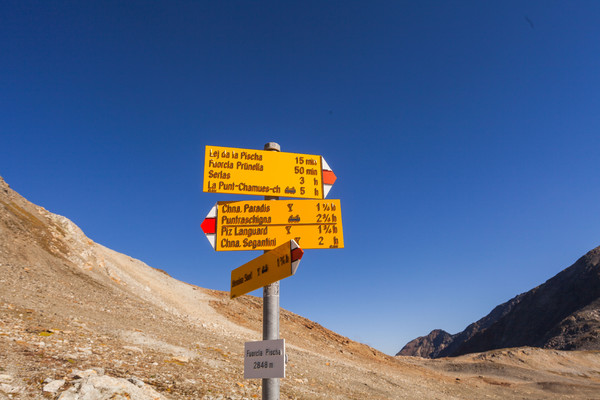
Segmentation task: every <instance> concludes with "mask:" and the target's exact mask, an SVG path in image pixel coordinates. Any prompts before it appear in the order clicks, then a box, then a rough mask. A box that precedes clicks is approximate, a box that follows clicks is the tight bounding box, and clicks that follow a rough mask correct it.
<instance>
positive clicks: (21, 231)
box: [0, 178, 600, 400]
mask: <svg viewBox="0 0 600 400" xmlns="http://www.w3.org/2000/svg"><path fill="white" fill-rule="evenodd" d="M261 319H262V312H261V299H258V298H255V297H251V296H242V297H240V298H239V299H235V300H233V301H232V300H229V297H228V293H223V292H218V291H213V290H208V289H203V288H200V287H197V286H193V285H190V284H187V283H184V282H180V281H177V280H175V279H173V278H171V277H170V276H169V275H167V274H166V273H165V272H163V271H160V270H156V269H153V268H151V267H149V266H147V265H146V264H144V263H143V262H141V261H139V260H135V259H132V258H130V257H128V256H126V255H124V254H119V253H117V252H114V251H112V250H110V249H108V248H106V247H103V246H101V245H99V244H97V243H95V242H93V241H92V240H91V239H89V238H87V237H86V236H85V235H84V233H83V232H82V231H81V230H80V229H79V228H78V227H77V226H75V225H74V224H73V223H72V222H71V221H69V220H68V219H66V218H64V217H61V216H58V215H55V214H52V213H50V212H48V211H47V210H45V209H43V208H41V207H38V206H36V205H34V204H31V203H30V202H28V201H27V200H26V199H24V198H23V197H21V196H20V195H19V194H18V193H16V192H14V191H13V190H12V189H11V188H10V187H9V186H8V185H7V184H6V183H5V182H4V181H3V180H2V179H1V178H0V400H7V399H43V398H45V399H61V400H72V399H87V400H91V399H94V400H99V399H138V400H145V399H204V400H211V399H212V400H216V399H232V400H242V399H255V398H260V397H261V394H260V384H261V382H260V380H244V379H243V346H244V342H246V341H252V340H260V338H261V325H262V322H261ZM281 336H282V337H283V338H285V339H286V344H287V346H286V347H287V351H288V355H289V363H288V364H287V377H286V378H285V379H283V380H282V383H281V393H282V394H281V398H282V399H417V398H418V399H441V398H443V399H480V398H484V397H485V398H490V399H506V398H529V399H546V398H560V397H564V398H569V399H574V398H581V399H590V398H599V396H598V393H600V353H599V352H596V351H574V352H562V351H555V350H541V349H533V348H519V349H510V350H499V351H493V352H487V353H481V354H475V355H467V356H462V357H457V358H452V359H440V360H428V359H423V358H417V357H391V356H387V355H385V354H382V353H380V352H378V351H376V350H374V349H372V348H370V347H368V346H366V345H363V344H360V343H356V342H353V341H351V340H349V339H347V338H345V337H343V336H341V335H338V334H336V333H334V332H332V331H330V330H327V329H325V328H324V327H322V326H320V325H319V324H316V323H314V322H312V321H309V320H307V319H305V318H302V317H301V316H298V315H296V314H294V313H291V312H288V311H285V310H282V313H281Z"/></svg>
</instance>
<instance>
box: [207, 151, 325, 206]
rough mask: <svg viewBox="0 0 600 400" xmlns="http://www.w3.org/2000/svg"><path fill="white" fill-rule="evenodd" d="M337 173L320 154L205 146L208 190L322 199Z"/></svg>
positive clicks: (211, 191)
mask: <svg viewBox="0 0 600 400" xmlns="http://www.w3.org/2000/svg"><path fill="white" fill-rule="evenodd" d="M335 180H336V177H335V175H334V174H333V172H332V171H331V168H329V166H328V165H327V163H326V162H325V161H324V160H323V158H322V157H321V156H315V155H309V154H296V153H282V152H276V151H265V150H248V149H237V148H232V147H219V146H206V150H205V157H204V184H203V186H202V190H203V191H204V192H209V193H232V194H245V195H257V196H280V197H296V198H305V199H323V198H325V196H326V195H327V192H328V191H329V189H330V188H331V186H332V185H333V183H334V182H335Z"/></svg>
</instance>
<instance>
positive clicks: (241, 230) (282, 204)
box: [215, 200, 344, 251]
mask: <svg viewBox="0 0 600 400" xmlns="http://www.w3.org/2000/svg"><path fill="white" fill-rule="evenodd" d="M215 230H216V232H215V233H216V241H215V250H217V251H236V250H270V249H273V248H275V247H277V246H279V245H281V244H282V243H284V242H287V241H289V240H290V239H294V240H295V241H296V242H297V243H298V245H299V246H300V247H302V248H303V249H331V248H343V247H344V234H343V230H342V210H341V207H340V200H278V201H273V200H262V201H234V202H218V203H217V215H216V229H215Z"/></svg>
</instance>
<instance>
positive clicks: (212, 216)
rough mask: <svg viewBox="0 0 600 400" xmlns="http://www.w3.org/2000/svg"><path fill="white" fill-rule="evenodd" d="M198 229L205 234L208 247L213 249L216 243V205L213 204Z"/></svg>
mask: <svg viewBox="0 0 600 400" xmlns="http://www.w3.org/2000/svg"><path fill="white" fill-rule="evenodd" d="M200 228H202V231H203V232H204V233H205V234H206V238H207V239H208V241H209V242H210V245H211V246H212V247H213V249H214V248H215V243H216V241H217V205H216V204H215V205H214V206H213V207H212V208H211V209H210V211H209V212H208V214H207V215H206V218H205V219H204V221H202V224H200Z"/></svg>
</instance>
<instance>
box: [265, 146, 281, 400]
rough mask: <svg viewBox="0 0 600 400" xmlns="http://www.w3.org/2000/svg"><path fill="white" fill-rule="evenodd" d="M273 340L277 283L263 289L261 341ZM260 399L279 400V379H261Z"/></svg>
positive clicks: (276, 323)
mask: <svg viewBox="0 0 600 400" xmlns="http://www.w3.org/2000/svg"><path fill="white" fill-rule="evenodd" d="M265 150H270V151H281V147H280V146H279V144H277V143H274V142H269V143H267V144H265ZM278 199H279V196H265V200H278ZM264 252H265V253H267V251H266V250H265V251H264ZM275 339H279V281H277V282H274V283H271V284H270V285H267V286H265V287H264V288H263V340H275ZM262 398H263V400H279V378H263V380H262Z"/></svg>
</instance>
